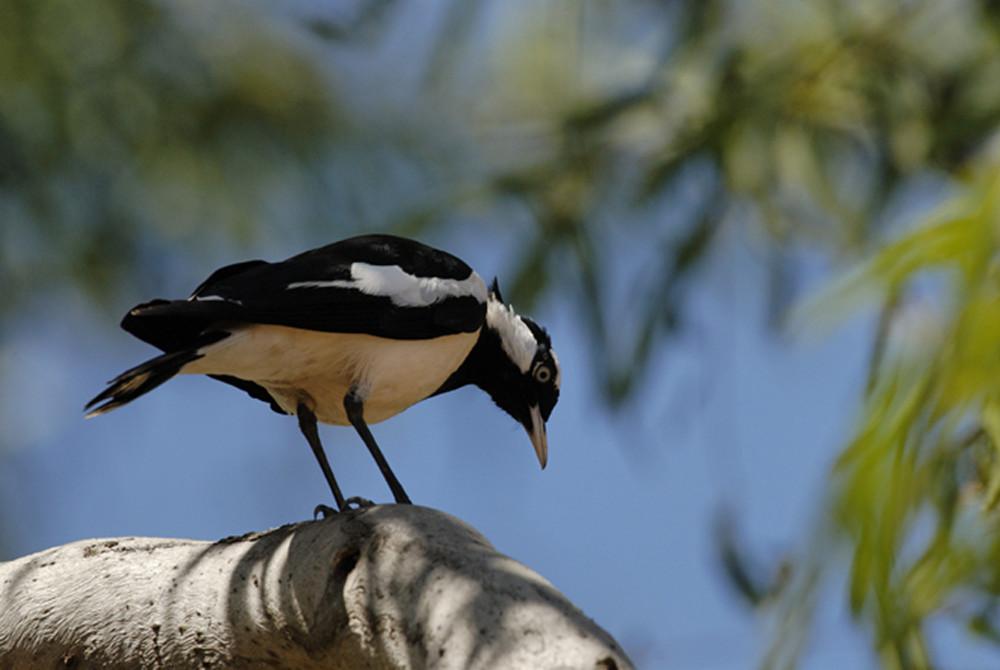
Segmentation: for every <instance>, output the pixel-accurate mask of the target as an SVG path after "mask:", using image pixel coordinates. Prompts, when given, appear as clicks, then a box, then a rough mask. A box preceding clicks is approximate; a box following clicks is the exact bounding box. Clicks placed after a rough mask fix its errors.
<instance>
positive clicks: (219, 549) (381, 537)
mask: <svg viewBox="0 0 1000 670" xmlns="http://www.w3.org/2000/svg"><path fill="white" fill-rule="evenodd" d="M56 665H59V666H63V665H65V666H67V667H74V668H85V667H102V668H106V667H117V668H123V667H130V668H133V667H147V668H159V667H194V666H198V667H227V668H228V667H239V668H257V667H268V668H273V667H282V668H317V667H322V668H334V669H336V668H344V669H347V668H350V669H352V670H354V669H358V668H364V669H389V668H392V669H402V668H441V669H444V668H504V669H514V668H532V669H533V670H535V669H540V668H581V669H583V668H585V669H587V670H625V669H627V668H632V664H631V662H630V661H629V660H628V658H627V657H626V656H625V654H624V652H622V650H621V648H620V647H619V646H618V644H617V643H616V642H615V641H614V640H613V639H612V638H611V637H610V636H609V635H608V634H607V633H605V632H604V631H603V630H602V629H600V628H599V627H598V626H597V625H596V624H595V623H594V622H593V621H591V620H590V619H588V618H587V617H586V616H585V615H584V614H583V613H582V612H581V611H580V610H579V609H577V608H576V607H575V606H574V605H573V604H572V603H570V602H569V601H568V600H567V599H566V598H565V596H563V595H562V594H561V593H559V592H558V591H556V589H555V588H553V586H552V585H551V584H549V583H548V582H547V581H545V580H544V579H543V578H542V577H540V576H539V575H538V574H536V573H534V572H532V571H531V570H529V569H528V568H526V567H524V566H523V565H521V564H520V563H517V562H516V561H514V560H512V559H510V558H508V557H506V556H503V555H502V554H499V553H498V552H497V551H496V550H495V549H494V548H493V547H492V546H491V545H490V544H489V542H487V541H486V540H485V538H483V537H482V536H481V535H480V534H479V533H477V532H476V531H475V530H473V529H472V528H471V527H469V526H467V525H465V524H464V523H462V522H461V521H458V520H457V519H455V518H453V517H450V516H448V515H445V514H443V513H441V512H437V511H434V510H431V509H427V508H423V507H416V506H410V505H382V506H374V507H368V508H364V509H359V510H350V511H347V512H344V513H341V514H338V515H336V516H334V517H332V518H329V519H324V520H322V521H308V522H303V523H298V524H292V525H288V526H283V527H281V528H277V529H275V530H271V531H268V532H265V533H253V534H250V535H246V536H243V537H237V538H227V539H224V540H220V541H219V542H214V543H209V542H203V541H195V540H173V539H150V538H120V539H111V540H87V541H81V542H74V543H72V544H67V545H63V546H61V547H54V548H52V549H48V550H46V551H43V552H40V553H37V554H32V555H30V556H25V557H23V558H20V559H17V560H14V561H10V562H7V563H2V564H0V668H12V667H55V666H56Z"/></svg>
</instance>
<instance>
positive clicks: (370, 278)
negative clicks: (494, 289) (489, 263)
mask: <svg viewBox="0 0 1000 670" xmlns="http://www.w3.org/2000/svg"><path fill="white" fill-rule="evenodd" d="M303 288H349V289H354V290H357V291H361V292H362V293H366V294H368V295H376V296H384V297H387V298H389V299H391V300H392V304H394V305H396V306H397V307H427V306H429V305H433V304H434V303H436V302H440V301H442V300H444V299H446V298H460V297H465V296H471V297H473V298H475V299H476V300H478V301H479V302H486V283H485V282H483V280H482V278H481V277H480V276H479V275H478V274H476V273H475V272H473V273H471V274H470V275H469V276H468V277H466V278H465V279H442V278H440V277H417V276H415V275H411V274H410V273H408V272H406V271H405V270H403V268H401V267H399V266H398V265H371V264H369V263H351V278H350V279H329V280H323V281H300V282H293V283H291V284H289V285H288V286H286V287H285V289H286V290H294V289H303Z"/></svg>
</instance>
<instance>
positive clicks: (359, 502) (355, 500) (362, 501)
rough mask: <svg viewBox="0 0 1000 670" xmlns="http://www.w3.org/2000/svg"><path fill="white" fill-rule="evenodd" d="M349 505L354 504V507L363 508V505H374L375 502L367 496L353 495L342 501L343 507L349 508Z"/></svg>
mask: <svg viewBox="0 0 1000 670" xmlns="http://www.w3.org/2000/svg"><path fill="white" fill-rule="evenodd" d="M351 505H355V506H356V507H355V508H354V509H364V508H365V507H374V506H375V503H373V502H372V501H371V500H368V498H362V497H361V496H353V497H351V498H348V499H347V500H345V501H344V508H345V509H351Z"/></svg>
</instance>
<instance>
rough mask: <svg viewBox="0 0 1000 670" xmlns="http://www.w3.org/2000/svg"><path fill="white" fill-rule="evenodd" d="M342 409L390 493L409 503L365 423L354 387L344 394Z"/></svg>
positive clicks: (361, 404)
mask: <svg viewBox="0 0 1000 670" xmlns="http://www.w3.org/2000/svg"><path fill="white" fill-rule="evenodd" d="M344 409H345V410H347V420H348V421H350V422H351V425H352V426H354V430H356V431H358V435H360V436H361V439H362V440H364V443H365V446H366V447H368V451H370V452H371V455H372V458H374V459H375V462H376V463H377V464H378V469H379V470H381V471H382V476H383V477H385V481H386V483H387V484H388V485H389V489H390V490H392V495H393V496H395V498H396V502H398V503H403V504H405V505H409V504H411V503H410V497H409V496H408V495H406V491H404V490H403V485H402V484H400V483H399V480H398V479H396V475H394V474H392V468H390V467H389V463H388V462H387V461H386V460H385V456H383V455H382V451H381V450H380V449H379V448H378V444H376V443H375V438H374V437H373V436H372V432H371V431H370V430H368V424H366V423H365V406H364V403H362V402H361V399H360V398H358V395H357V392H356V389H351V390H350V391H349V392H348V394H347V395H346V396H344Z"/></svg>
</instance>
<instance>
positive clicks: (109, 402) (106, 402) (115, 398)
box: [83, 348, 204, 419]
mask: <svg viewBox="0 0 1000 670" xmlns="http://www.w3.org/2000/svg"><path fill="white" fill-rule="evenodd" d="M203 355H204V354H202V353H199V350H198V349H197V348H194V349H182V350H180V351H172V352H169V353H166V354H161V355H159V356H157V357H156V358H151V359H149V360H148V361H146V362H145V363H143V364H142V365H137V366H135V367H134V368H132V369H131V370H126V371H125V372H123V373H121V374H120V375H118V376H117V377H115V378H114V379H112V380H111V381H110V382H108V384H109V386H108V388H106V389H104V391H103V392H101V393H100V394H99V395H97V396H95V397H94V398H93V399H92V400H91V401H90V402H88V403H87V405H86V406H85V407H84V408H83V409H84V411H86V410H90V411H89V412H87V418H88V419H89V418H91V417H94V416H99V415H101V414H104V413H105V412H110V411H111V410H113V409H117V408H118V407H121V406H122V405H125V404H128V403H130V402H132V401H133V400H135V399H136V398H138V397H139V396H141V395H144V394H146V393H149V392H150V391H152V390H153V389H155V388H156V387H157V386H159V385H160V384H162V383H163V382H165V381H167V380H168V379H170V378H171V377H173V376H175V375H176V374H177V373H178V372H180V371H181V368H183V367H184V366H185V365H187V364H188V363H190V362H191V361H194V360H197V359H199V358H201V357H202V356H203ZM91 407H93V409H91Z"/></svg>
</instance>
